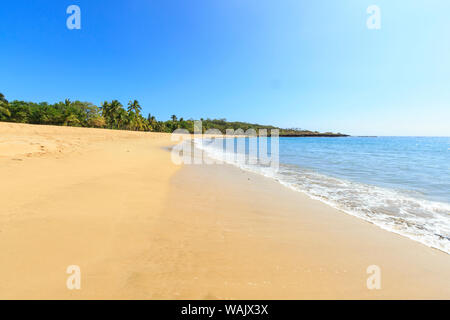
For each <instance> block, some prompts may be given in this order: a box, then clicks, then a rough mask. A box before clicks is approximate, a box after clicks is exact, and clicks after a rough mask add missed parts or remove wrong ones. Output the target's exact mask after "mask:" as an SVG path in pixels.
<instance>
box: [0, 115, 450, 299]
mask: <svg viewBox="0 0 450 320" xmlns="http://www.w3.org/2000/svg"><path fill="white" fill-rule="evenodd" d="M172 144H173V142H171V139H170V135H168V134H163V133H138V132H129V131H113V130H103V129H86V128H68V127H52V126H32V125H22V124H11V123H0V176H1V177H2V183H1V184H0V202H1V204H2V205H1V210H0V299H354V298H357V299H394V298H404V299H432V298H436V299H450V255H448V254H446V253H444V252H441V251H438V250H436V249H431V248H429V247H426V246H425V245H422V244H420V243H418V242H415V241H412V240H410V239H407V238H405V237H402V236H399V235H397V234H394V233H390V232H387V231H384V230H382V229H380V228H378V227H376V226H374V225H372V224H370V223H368V222H365V221H363V220H360V219H358V218H355V217H352V216H349V215H347V214H345V213H342V212H340V211H338V210H336V209H333V208H331V207H329V206H327V205H325V204H323V203H321V202H318V201H315V200H311V199H310V198H308V197H307V196H306V195H303V194H301V193H298V192H294V191H292V190H289V189H287V188H285V187H283V186H281V185H280V184H278V183H277V182H275V181H273V180H270V179H267V178H264V177H261V176H257V175H254V174H251V173H248V172H244V171H242V170H240V169H238V168H235V167H232V166H228V165H220V166H219V165H209V166H208V165H202V166H177V165H175V164H173V163H172V162H171V154H170V152H169V150H168V147H169V146H170V145H172ZM70 265H77V266H79V267H80V268H81V275H82V277H81V286H82V287H81V290H68V289H67V287H66V281H67V278H68V277H69V275H68V274H67V273H66V269H67V267H68V266H70ZM371 265H377V266H379V268H380V270H381V289H380V290H369V289H368V288H367V286H366V280H367V278H368V277H369V275H368V274H367V272H366V270H367V267H368V266H371Z"/></svg>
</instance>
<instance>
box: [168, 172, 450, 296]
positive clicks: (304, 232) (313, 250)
mask: <svg viewBox="0 0 450 320" xmlns="http://www.w3.org/2000/svg"><path fill="white" fill-rule="evenodd" d="M187 184H188V185H189V184H190V187H189V189H188V190H189V191H187V192H186V191H184V192H183V194H182V195H180V194H181V190H182V189H184V188H185V186H186V185H187ZM172 185H173V187H172V190H173V191H172V192H171V195H172V199H173V200H172V201H170V205H169V206H168V209H167V212H183V215H181V214H174V215H173V217H172V218H171V221H173V223H174V226H173V227H174V228H175V226H180V225H184V228H186V230H185V231H184V232H185V233H186V234H184V235H183V237H186V239H185V241H186V243H189V244H190V245H188V246H187V248H188V249H187V251H188V252H191V253H192V257H191V258H192V261H191V260H190V259H188V261H189V264H192V265H193V266H195V267H191V269H192V270H191V271H192V272H193V274H192V277H193V278H197V280H196V285H195V286H194V285H192V286H188V287H190V288H194V287H196V289H195V290H194V289H192V290H193V291H189V290H188V289H186V292H185V293H184V295H182V296H181V299H183V298H186V299H187V298H190V297H192V296H194V298H195V299H203V298H205V297H206V296H208V295H211V296H214V297H216V298H218V299H288V300H291V299H448V298H450V257H449V256H448V254H446V253H444V252H442V251H440V250H437V249H434V248H430V247H428V246H425V245H424V244H421V243H419V242H416V241H413V240H411V239H408V238H405V237H403V236H400V235H398V234H395V233H392V232H389V231H386V230H383V229H380V228H379V227H377V226H376V225H374V224H372V223H370V222H367V221H364V220H362V219H357V218H356V217H353V216H351V215H348V214H346V213H344V212H341V211H339V210H337V209H335V208H332V207H330V206H328V205H326V204H324V203H322V202H319V201H317V200H313V199H310V198H309V197H308V196H307V195H306V194H302V193H299V192H296V191H293V190H290V189H288V188H285V187H282V186H281V185H280V184H278V183H277V182H276V181H273V180H272V179H270V178H267V177H263V176H260V175H258V174H255V173H251V172H247V171H243V170H241V169H239V168H237V167H234V166H232V165H229V164H224V165H207V166H185V167H183V168H182V170H180V171H178V172H177V173H176V174H175V175H174V177H173V178H172ZM199 186H201V187H199ZM190 199H195V201H192V200H190ZM186 213H188V214H187V216H188V217H189V218H184V217H183V216H184V215H185V214H186ZM175 221H176V223H175ZM189 223H193V224H194V226H188V224H189ZM191 229H192V230H199V229H200V230H203V229H204V230H209V232H210V234H207V235H206V234H203V233H202V235H203V236H205V237H207V239H203V238H201V237H198V236H195V235H191V234H189V232H188V231H190V230H191ZM205 232H206V231H205ZM180 234H183V228H181V230H179V232H178V235H180ZM187 239H189V240H187ZM205 242H206V243H208V245H205V244H204V243H205ZM191 243H192V244H191ZM197 243H198V247H197V246H196V244H197ZM205 250H206V252H207V256H208V260H213V261H220V265H219V264H218V263H217V264H209V267H210V269H209V270H208V271H206V270H205V272H203V273H202V272H197V271H196V270H201V269H202V268H201V263H203V260H202V262H200V263H199V262H198V261H196V260H197V259H199V258H200V257H201V256H202V254H203V255H204V254H205ZM236 260H237V261H236ZM371 265H378V266H379V267H380V269H381V272H382V289H381V290H369V289H368V288H367V286H366V280H367V278H368V277H369V276H370V275H368V274H367V268H368V267H369V266H371ZM216 275H217V276H216ZM219 275H220V276H219ZM199 279H202V280H203V281H200V280H199ZM236 279H239V281H237V280H236ZM183 281H186V282H188V283H190V281H192V280H191V279H183ZM200 288H203V290H204V291H203V292H202V291H201V289H200ZM206 292H208V293H206ZM169 298H170V297H169ZM172 298H173V297H172Z"/></svg>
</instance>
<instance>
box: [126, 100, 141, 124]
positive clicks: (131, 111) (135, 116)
mask: <svg viewBox="0 0 450 320" xmlns="http://www.w3.org/2000/svg"><path fill="white" fill-rule="evenodd" d="M141 110H142V108H141V106H140V105H139V101H137V100H134V101H133V102H131V101H130V102H129V103H128V116H129V118H130V119H129V120H130V127H129V128H130V129H131V130H136V131H137V130H143V129H144V124H143V119H142V117H141Z"/></svg>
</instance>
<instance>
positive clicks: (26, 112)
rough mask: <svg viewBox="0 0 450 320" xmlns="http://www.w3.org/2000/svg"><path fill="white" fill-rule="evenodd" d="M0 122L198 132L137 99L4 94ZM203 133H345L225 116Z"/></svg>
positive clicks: (190, 124) (0, 99)
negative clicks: (149, 110)
mask: <svg viewBox="0 0 450 320" xmlns="http://www.w3.org/2000/svg"><path fill="white" fill-rule="evenodd" d="M0 121H7V122H16V123H29V124H44V125H56V126H72V127H89V128H107V129H116V130H132V131H153V132H169V133H171V132H173V131H175V130H176V129H186V130H188V131H189V132H191V133H193V132H194V120H192V119H189V120H184V119H183V118H180V119H178V118H177V116H176V115H172V116H171V117H170V120H168V121H157V120H156V118H155V117H154V116H152V115H151V114H149V115H148V117H147V118H144V117H143V116H142V107H141V105H140V104H139V102H138V101H137V100H134V101H130V102H129V103H128V107H127V109H125V108H124V107H123V105H122V104H121V103H120V102H119V101H117V100H113V101H111V102H108V101H105V102H104V103H103V104H102V106H101V107H97V106H95V105H93V104H92V103H89V102H81V101H70V100H68V99H66V100H65V101H64V102H58V103H55V104H48V103H47V102H41V103H34V102H25V101H18V100H15V101H12V102H9V101H8V100H6V98H5V96H4V95H3V94H1V93H0ZM201 121H202V124H203V132H205V131H207V130H210V129H218V130H220V131H221V132H222V133H225V132H226V130H227V129H234V130H237V129H242V130H243V131H244V132H245V131H247V130H248V129H254V130H259V129H267V130H268V133H269V134H270V130H271V129H279V130H280V136H293V137H311V136H312V137H314V136H315V137H323V136H325V137H336V136H338V137H339V136H345V135H342V134H339V133H338V134H334V133H331V132H327V133H320V132H317V131H315V132H312V131H308V130H301V129H281V128H277V127H274V126H264V125H259V124H251V123H246V122H229V121H226V120H225V119H206V120H205V119H201Z"/></svg>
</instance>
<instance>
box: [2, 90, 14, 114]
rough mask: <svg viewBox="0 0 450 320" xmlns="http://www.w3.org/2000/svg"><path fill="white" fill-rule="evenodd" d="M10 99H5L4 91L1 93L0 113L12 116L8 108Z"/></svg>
mask: <svg viewBox="0 0 450 320" xmlns="http://www.w3.org/2000/svg"><path fill="white" fill-rule="evenodd" d="M8 104H9V102H8V100H6V99H5V96H4V95H3V93H0V115H5V116H7V117H11V112H10V111H9V109H8Z"/></svg>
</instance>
